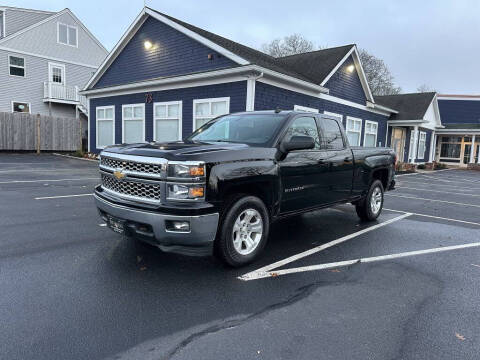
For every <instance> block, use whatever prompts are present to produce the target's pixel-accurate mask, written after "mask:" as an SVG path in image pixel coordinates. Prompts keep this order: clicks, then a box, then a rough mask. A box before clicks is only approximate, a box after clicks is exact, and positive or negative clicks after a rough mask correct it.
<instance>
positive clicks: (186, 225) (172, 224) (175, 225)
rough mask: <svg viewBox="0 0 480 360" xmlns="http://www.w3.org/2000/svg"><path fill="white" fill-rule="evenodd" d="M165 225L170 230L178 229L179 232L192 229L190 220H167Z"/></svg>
mask: <svg viewBox="0 0 480 360" xmlns="http://www.w3.org/2000/svg"><path fill="white" fill-rule="evenodd" d="M165 225H166V228H167V230H168V231H178V232H189V231H190V222H188V221H173V220H167V221H166V224H165Z"/></svg>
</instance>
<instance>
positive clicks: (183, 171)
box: [168, 162, 205, 179]
mask: <svg viewBox="0 0 480 360" xmlns="http://www.w3.org/2000/svg"><path fill="white" fill-rule="evenodd" d="M203 176H205V164H200V163H194V164H191V163H187V162H185V163H173V162H169V163H168V177H173V178H183V179H185V178H187V179H188V178H197V177H203Z"/></svg>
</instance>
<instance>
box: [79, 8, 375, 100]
mask: <svg viewBox="0 0 480 360" xmlns="http://www.w3.org/2000/svg"><path fill="white" fill-rule="evenodd" d="M148 15H150V16H152V17H154V18H156V19H157V20H159V21H162V22H164V23H166V24H168V25H170V26H172V27H173V28H175V29H177V30H178V31H180V32H182V33H184V34H186V35H187V36H190V37H192V38H194V39H196V40H198V41H200V42H201V43H203V44H204V45H207V46H209V47H211V48H212V50H215V51H218V52H219V53H220V54H222V55H224V56H226V57H228V58H230V59H231V60H233V61H234V62H236V63H237V64H238V66H245V65H254V66H259V67H261V68H262V69H267V70H271V71H274V72H276V73H279V74H281V75H286V76H288V77H290V78H294V79H296V80H300V81H303V82H305V83H308V84H310V85H313V86H317V87H318V88H319V89H321V90H320V91H321V92H324V91H325V92H328V90H327V89H325V88H324V85H325V83H326V82H327V81H328V79H329V78H330V77H331V76H332V75H333V74H334V73H335V71H336V70H337V69H338V68H339V67H340V66H341V65H342V64H343V62H344V61H345V60H346V59H347V57H348V56H350V55H352V56H353V59H354V62H355V66H356V68H357V72H358V75H359V77H360V81H361V83H362V87H363V89H364V92H365V94H366V98H367V100H368V101H370V102H371V103H374V102H375V101H374V98H373V96H372V94H371V91H370V88H369V86H368V83H367V80H366V76H365V73H364V72H363V68H362V66H361V62H360V58H359V56H358V52H357V49H356V46H355V45H353V44H352V45H346V46H340V47H336V48H330V49H323V50H319V51H313V52H309V53H304V54H299V55H294V56H291V57H283V58H275V57H273V56H270V55H268V54H265V53H263V52H261V51H259V50H256V49H253V48H250V47H248V46H245V45H242V44H240V43H237V42H235V41H232V40H229V39H227V38H224V37H222V36H219V35H217V34H214V33H212V32H209V31H207V30H204V29H201V28H199V27H196V26H194V25H191V24H189V23H186V22H184V21H181V20H178V19H176V18H174V17H172V16H169V15H166V14H163V13H161V12H159V11H157V10H155V9H152V8H149V7H144V8H143V10H142V11H141V12H140V14H139V15H138V16H137V18H136V19H135V20H134V22H133V23H132V24H131V25H130V27H129V28H128V30H127V31H126V32H125V34H124V35H123V36H122V38H121V39H120V40H119V42H118V43H117V44H116V46H115V47H114V49H113V50H112V51H111V52H110V54H109V55H108V56H107V58H106V59H105V61H104V62H103V63H102V64H101V65H100V67H99V68H98V70H97V72H96V73H95V74H94V75H93V76H92V77H91V79H90V81H89V82H88V83H87V85H86V86H85V88H84V90H85V91H88V90H89V89H91V88H92V87H93V86H94V85H95V84H96V83H97V81H98V80H99V79H100V77H101V76H102V75H103V73H104V72H105V71H106V69H108V67H109V66H110V65H111V64H112V63H113V61H114V60H115V58H116V57H117V56H118V55H119V54H120V52H121V51H122V50H123V48H124V47H125V46H126V44H127V43H128V41H130V39H131V38H132V37H133V35H134V33H135V32H136V31H138V29H139V28H140V26H141V25H142V24H143V22H144V21H145V19H146V17H147V16H148ZM152 80H154V79H152Z"/></svg>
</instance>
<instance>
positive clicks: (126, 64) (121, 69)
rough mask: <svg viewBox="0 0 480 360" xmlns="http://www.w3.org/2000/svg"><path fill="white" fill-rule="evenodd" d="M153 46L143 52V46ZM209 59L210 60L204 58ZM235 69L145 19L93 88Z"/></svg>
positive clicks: (215, 55) (171, 30) (159, 24)
mask: <svg viewBox="0 0 480 360" xmlns="http://www.w3.org/2000/svg"><path fill="white" fill-rule="evenodd" d="M146 40H148V41H150V42H151V43H152V44H153V47H152V49H150V50H146V49H145V47H144V42H145V41H146ZM209 55H212V56H213V57H212V59H211V60H210V59H209V58H208V56H209ZM232 66H237V64H235V63H234V62H233V61H232V60H230V59H228V58H226V57H224V56H222V55H220V54H218V53H216V52H215V51H213V50H212V49H210V48H208V47H206V46H204V45H202V44H200V43H199V42H197V41H196V40H193V39H192V38H190V37H188V36H186V35H184V34H182V33H181V32H179V31H177V30H175V29H173V28H172V27H170V26H168V25H165V24H164V23H162V22H160V21H159V20H157V19H154V18H152V17H149V18H147V20H146V21H145V22H144V24H143V25H142V26H141V27H140V29H139V30H138V31H137V33H136V34H135V35H134V36H133V37H132V39H131V40H130V41H129V42H128V44H127V45H126V46H125V48H124V49H123V50H122V52H121V53H120V54H119V55H118V57H117V58H116V59H115V60H114V61H113V63H112V64H111V65H110V67H109V68H108V69H107V70H106V72H105V73H104V74H103V76H102V77H101V78H100V79H99V81H98V82H97V84H96V85H95V86H94V88H101V87H108V86H113V85H121V84H126V83H131V82H136V81H142V80H147V79H153V78H159V77H167V76H175V75H184V74H191V73H195V72H203V71H209V70H215V69H222V68H228V67H232Z"/></svg>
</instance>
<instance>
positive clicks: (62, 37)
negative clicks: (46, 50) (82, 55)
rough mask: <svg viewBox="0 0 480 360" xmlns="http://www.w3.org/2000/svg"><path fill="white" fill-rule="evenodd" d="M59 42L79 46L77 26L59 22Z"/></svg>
mask: <svg viewBox="0 0 480 360" xmlns="http://www.w3.org/2000/svg"><path fill="white" fill-rule="evenodd" d="M57 42H58V43H59V44H63V45H70V46H74V47H77V45H78V28H77V27H76V26H71V25H66V24H62V23H58V26H57Z"/></svg>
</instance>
